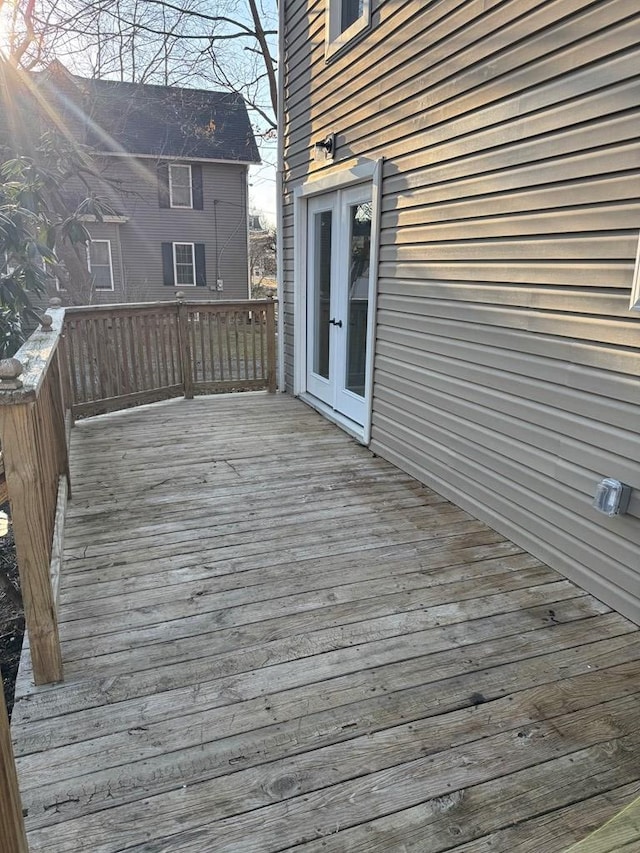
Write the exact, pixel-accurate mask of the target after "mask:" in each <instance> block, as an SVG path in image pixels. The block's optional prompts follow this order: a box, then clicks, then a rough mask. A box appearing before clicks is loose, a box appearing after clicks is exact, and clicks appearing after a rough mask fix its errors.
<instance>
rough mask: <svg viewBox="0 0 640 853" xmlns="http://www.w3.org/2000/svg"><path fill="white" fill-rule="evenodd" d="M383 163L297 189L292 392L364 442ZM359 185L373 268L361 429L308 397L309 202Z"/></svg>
mask: <svg viewBox="0 0 640 853" xmlns="http://www.w3.org/2000/svg"><path fill="white" fill-rule="evenodd" d="M382 163H383V161H382V159H380V160H363V161H360V162H358V164H357V165H355V166H352V167H351V168H348V169H344V168H343V169H341V170H338V171H332V172H331V173H330V174H328V175H325V174H323V175H322V176H321V177H318V178H315V179H311V180H308V181H306V182H305V183H303V184H301V185H300V186H298V187H296V188H295V190H294V198H293V239H294V272H293V275H294V288H293V318H294V355H293V358H294V364H293V393H294V394H295V395H296V396H297V397H300V398H301V399H303V400H305V402H307V403H309V404H310V405H312V406H313V407H314V408H316V409H318V411H320V412H321V413H322V414H323V415H325V417H327V418H328V419H329V420H331V421H334V422H335V423H337V424H339V425H340V426H341V427H342V428H343V429H345V430H346V431H347V432H349V433H350V434H351V435H353V436H354V437H355V438H357V439H358V441H360V442H361V443H362V444H365V445H366V444H369V441H370V440H371V407H372V403H373V364H374V355H375V329H376V304H377V292H378V286H377V285H378V258H379V255H380V195H381V185H382ZM358 184H362V185H367V184H368V185H370V186H371V201H372V221H371V259H370V261H371V266H370V270H369V314H368V318H367V340H368V342H369V345H368V352H367V360H366V376H365V401H366V403H365V407H366V417H365V423H364V425H363V426H362V427H360V425H359V424H356V423H354V422H353V421H350V420H349V419H348V418H346V417H344V416H343V415H341V414H340V413H339V412H336V411H335V410H334V409H332V408H331V407H330V406H327V405H325V404H324V403H322V402H321V401H319V400H316V399H315V398H314V397H312V396H311V395H310V394H308V393H307V388H306V376H307V251H308V247H307V241H308V234H307V202H308V200H309V199H310V198H312V197H313V196H316V195H320V194H322V193H328V192H332V191H335V190H341V189H346V188H347V187H352V186H357V185H358Z"/></svg>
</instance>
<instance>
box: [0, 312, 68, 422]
mask: <svg viewBox="0 0 640 853" xmlns="http://www.w3.org/2000/svg"><path fill="white" fill-rule="evenodd" d="M64 316H65V309H64V308H59V307H49V308H47V312H46V314H44V315H43V322H42V325H41V326H40V327H39V328H38V329H36V331H35V332H33V333H32V334H31V335H30V337H29V338H28V339H27V340H26V341H25V342H24V343H23V345H22V346H21V347H20V349H19V350H18V352H17V353H16V354H15V355H14V356H13V358H7V359H3V360H2V361H0V406H10V405H14V404H15V403H27V402H30V401H32V400H35V399H36V398H37V396H38V394H39V392H40V388H41V387H42V383H43V381H44V377H45V376H46V374H47V370H48V369H49V365H50V364H51V359H52V358H53V356H54V354H55V351H56V348H57V346H58V343H59V341H60V335H61V334H62V327H63V325H64ZM49 318H50V321H49Z"/></svg>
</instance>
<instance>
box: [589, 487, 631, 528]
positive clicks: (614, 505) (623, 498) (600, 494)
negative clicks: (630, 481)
mask: <svg viewBox="0 0 640 853" xmlns="http://www.w3.org/2000/svg"><path fill="white" fill-rule="evenodd" d="M630 497H631V486H627V485H625V483H621V482H620V480H613V479H612V478H611V477H605V479H604V480H601V481H600V482H599V483H598V488H597V489H596V495H595V497H594V499H593V504H592V505H593V507H594V508H595V509H597V510H598V512H602V513H604V515H608V516H609V517H610V518H611V517H613V516H614V515H624V513H625V512H626V511H627V509H628V508H629V499H630Z"/></svg>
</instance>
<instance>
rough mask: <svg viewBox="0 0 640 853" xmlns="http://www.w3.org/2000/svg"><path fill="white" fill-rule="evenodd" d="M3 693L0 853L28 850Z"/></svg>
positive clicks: (0, 712) (0, 707) (0, 709)
mask: <svg viewBox="0 0 640 853" xmlns="http://www.w3.org/2000/svg"><path fill="white" fill-rule="evenodd" d="M28 851H29V847H28V845H27V836H26V834H25V829H24V818H23V817H22V803H21V800H20V790H19V788H18V777H17V774H16V765H15V760H14V757H13V748H12V746H11V731H10V729H9V718H8V716H7V708H6V706H5V704H4V692H3V691H2V690H0V853H28Z"/></svg>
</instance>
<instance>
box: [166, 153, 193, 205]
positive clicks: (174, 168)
mask: <svg viewBox="0 0 640 853" xmlns="http://www.w3.org/2000/svg"><path fill="white" fill-rule="evenodd" d="M169 199H170V204H171V207H193V191H192V183H191V166H189V165H183V164H177V163H172V164H171V165H170V166H169Z"/></svg>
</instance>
